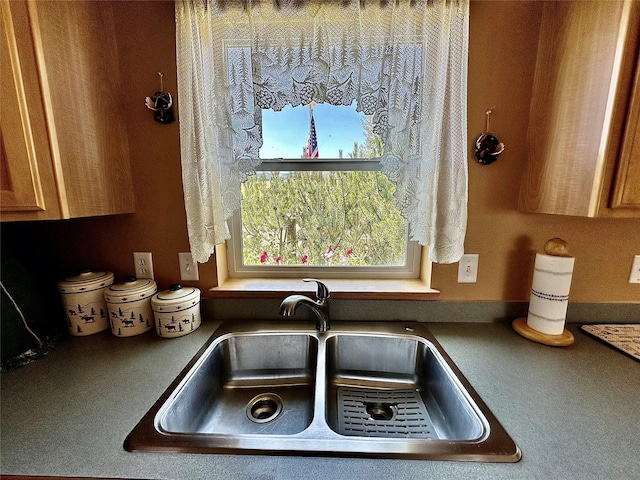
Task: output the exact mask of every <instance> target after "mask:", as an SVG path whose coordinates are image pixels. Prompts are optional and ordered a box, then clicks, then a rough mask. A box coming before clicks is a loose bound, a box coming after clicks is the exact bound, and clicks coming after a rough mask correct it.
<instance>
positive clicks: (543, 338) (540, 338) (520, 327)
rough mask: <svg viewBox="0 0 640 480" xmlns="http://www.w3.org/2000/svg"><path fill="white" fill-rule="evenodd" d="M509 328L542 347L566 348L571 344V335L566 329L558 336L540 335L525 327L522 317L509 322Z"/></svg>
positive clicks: (527, 326)
mask: <svg viewBox="0 0 640 480" xmlns="http://www.w3.org/2000/svg"><path fill="white" fill-rule="evenodd" d="M511 326H512V327H513V329H514V330H515V331H516V332H518V333H519V334H520V335H522V336H523V337H524V338H527V339H529V340H531V341H533V342H538V343H541V344H543V345H549V346H551V347H568V346H569V345H571V344H573V333H571V332H570V331H569V330H567V329H566V328H565V329H564V331H563V332H562V333H561V334H560V335H551V334H549V333H542V332H539V331H538V330H534V329H533V328H531V327H530V326H529V325H527V319H526V318H524V317H522V318H516V319H515V320H514V321H513V322H511Z"/></svg>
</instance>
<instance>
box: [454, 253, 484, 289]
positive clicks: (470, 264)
mask: <svg viewBox="0 0 640 480" xmlns="http://www.w3.org/2000/svg"><path fill="white" fill-rule="evenodd" d="M478 257H479V255H478V254H477V253H465V254H464V255H462V258H461V259H460V262H459V263H458V283H476V282H477V281H478Z"/></svg>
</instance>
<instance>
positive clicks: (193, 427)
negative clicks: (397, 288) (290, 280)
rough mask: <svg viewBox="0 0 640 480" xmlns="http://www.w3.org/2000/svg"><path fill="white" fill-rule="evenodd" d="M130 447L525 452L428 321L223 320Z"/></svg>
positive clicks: (464, 454)
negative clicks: (321, 326) (325, 325)
mask: <svg viewBox="0 0 640 480" xmlns="http://www.w3.org/2000/svg"><path fill="white" fill-rule="evenodd" d="M125 449H126V450H129V451H155V452H198V453H223V452H224V453H263V454H267V453H283V454H305V455H332V456H372V457H392V458H417V459H438V460H466V461H484V462H517V461H518V460H519V459H520V456H521V453H520V449H519V448H518V446H517V445H516V444H515V442H514V441H513V440H512V439H511V437H510V436H509V435H508V434H507V432H506V431H505V430H504V428H503V427H502V425H500V423H499V422H498V421H497V419H496V418H495V417H494V416H493V414H492V413H491V412H490V411H489V409H488V408H487V406H486V405H485V404H484V402H483V401H482V399H481V398H480V397H479V396H478V394H477V393H476V392H475V391H474V390H473V388H472V387H471V385H470V384H469V383H468V381H467V380H466V379H465V378H464V377H463V376H462V374H461V373H460V371H459V370H458V369H457V367H456V366H455V365H454V364H453V362H452V361H451V359H450V358H449V357H448V355H447V354H446V353H445V352H444V351H443V349H442V347H441V346H440V345H439V344H438V342H437V341H436V340H435V338H434V337H433V336H432V335H431V333H430V332H429V331H428V329H427V328H426V326H425V325H424V324H422V323H417V322H416V323H414V322H334V323H333V324H332V326H331V330H329V331H328V332H318V331H316V330H314V329H313V327H312V326H311V325H310V324H309V323H308V322H301V321H298V322H284V321H275V322H234V323H227V324H223V325H222V326H221V327H220V328H219V329H218V330H217V331H216V332H215V333H214V334H213V336H212V337H211V338H210V339H209V340H208V341H207V343H206V344H205V345H204V346H203V347H202V349H201V350H200V351H199V352H198V353H197V354H196V356H195V357H194V358H193V359H192V360H191V362H190V363H189V364H188V365H187V367H186V368H185V369H184V370H183V372H182V373H181V374H180V375H179V376H178V378H176V380H175V381H174V382H173V384H172V385H171V386H170V387H169V388H168V389H167V390H166V391H165V393H164V394H163V395H162V396H161V397H160V399H159V400H158V401H157V402H156V404H155V405H154V406H153V407H152V408H151V410H149V412H148V413H147V414H146V415H145V416H144V417H143V418H142V420H141V421H140V422H139V423H138V425H137V426H136V427H135V428H134V430H133V431H132V432H131V433H130V434H129V436H128V437H127V439H126V440H125Z"/></svg>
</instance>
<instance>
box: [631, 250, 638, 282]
mask: <svg viewBox="0 0 640 480" xmlns="http://www.w3.org/2000/svg"><path fill="white" fill-rule="evenodd" d="M629 283H640V255H634V256H633V263H632V264H631V273H630V274H629Z"/></svg>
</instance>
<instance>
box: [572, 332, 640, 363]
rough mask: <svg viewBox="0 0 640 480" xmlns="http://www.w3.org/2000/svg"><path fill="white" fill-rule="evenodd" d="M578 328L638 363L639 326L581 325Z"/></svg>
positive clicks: (639, 346)
mask: <svg viewBox="0 0 640 480" xmlns="http://www.w3.org/2000/svg"><path fill="white" fill-rule="evenodd" d="M580 328H581V329H582V331H583V332H585V333H588V334H589V335H591V336H593V337H595V338H597V339H598V340H602V341H603V342H605V343H606V344H607V345H610V346H612V347H613V348H616V349H618V350H620V351H621V352H622V353H625V354H627V355H629V356H630V357H631V358H634V359H635V360H638V361H639V362H640V324H602V325H582V326H581V327H580Z"/></svg>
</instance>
